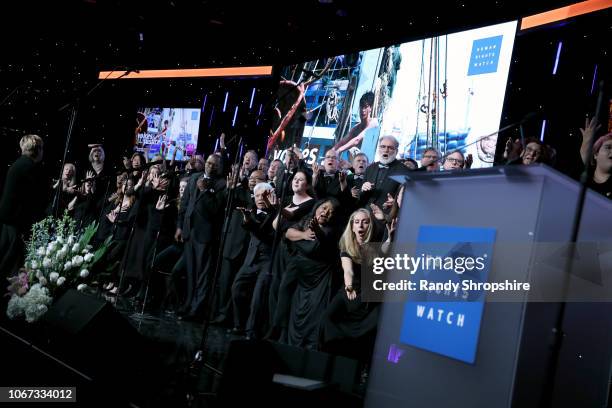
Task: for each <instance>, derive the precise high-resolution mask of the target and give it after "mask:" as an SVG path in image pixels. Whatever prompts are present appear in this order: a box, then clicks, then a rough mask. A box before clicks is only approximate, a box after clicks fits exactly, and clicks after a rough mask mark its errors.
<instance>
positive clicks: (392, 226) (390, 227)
mask: <svg viewBox="0 0 612 408" xmlns="http://www.w3.org/2000/svg"><path fill="white" fill-rule="evenodd" d="M396 228H397V218H393V219H392V220H391V222H389V223H387V236H389V238H391V237H392V236H393V233H394V232H395V229H396Z"/></svg>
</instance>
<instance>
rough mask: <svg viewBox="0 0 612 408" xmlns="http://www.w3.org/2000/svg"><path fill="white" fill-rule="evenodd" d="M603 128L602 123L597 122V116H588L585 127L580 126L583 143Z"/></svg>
mask: <svg viewBox="0 0 612 408" xmlns="http://www.w3.org/2000/svg"><path fill="white" fill-rule="evenodd" d="M599 128H601V124H598V123H597V118H596V117H595V116H593V117H592V118H591V119H589V118H588V116H587V118H586V119H585V121H584V128H580V133H581V134H582V143H585V142H589V141H590V140H591V139H592V138H593V136H594V135H595V133H597V131H598V130H599Z"/></svg>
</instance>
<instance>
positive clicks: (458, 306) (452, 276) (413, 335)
mask: <svg viewBox="0 0 612 408" xmlns="http://www.w3.org/2000/svg"><path fill="white" fill-rule="evenodd" d="M494 242H495V229H493V228H465V227H447V226H421V227H420V229H419V235H418V239H417V246H416V254H415V256H420V257H423V258H426V259H428V260H430V261H431V262H429V261H428V262H427V263H426V264H425V266H426V267H425V268H423V267H421V268H420V269H419V270H417V271H416V274H415V277H416V278H417V279H415V281H416V282H417V283H420V285H419V289H420V290H417V291H415V292H414V293H411V295H410V297H409V300H408V301H407V302H406V304H405V306H404V316H403V322H402V328H401V333H400V341H401V342H402V343H404V344H408V345H411V346H415V347H418V348H421V349H424V350H428V351H431V352H434V353H438V354H441V355H444V356H447V357H451V358H455V359H457V360H461V361H464V362H466V363H472V364H473V363H474V362H475V359H476V351H477V346H478V336H479V332H480V323H481V319H482V313H483V309H484V301H485V294H484V293H483V292H470V291H467V290H464V289H461V288H462V287H463V285H462V282H464V281H468V280H469V281H471V282H487V278H488V274H489V269H490V265H491V259H492V253H493V243H494ZM436 260H438V262H436ZM423 282H425V283H424V284H423ZM444 283H446V284H447V287H449V288H450V287H453V288H455V289H454V290H450V289H432V288H433V287H435V286H436V284H439V285H440V287H441V286H442V284H444ZM421 285H422V286H421Z"/></svg>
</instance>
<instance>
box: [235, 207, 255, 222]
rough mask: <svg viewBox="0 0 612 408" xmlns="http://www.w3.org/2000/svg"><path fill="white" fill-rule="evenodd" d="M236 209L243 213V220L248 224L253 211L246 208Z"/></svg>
mask: <svg viewBox="0 0 612 408" xmlns="http://www.w3.org/2000/svg"><path fill="white" fill-rule="evenodd" d="M236 209H237V210H238V211H240V212H241V213H242V220H243V221H244V222H247V220H248V219H247V215H248V214H250V213H251V212H252V211H253V210H251V209H250V208H246V207H236Z"/></svg>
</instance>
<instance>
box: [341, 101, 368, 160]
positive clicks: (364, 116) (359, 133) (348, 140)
mask: <svg viewBox="0 0 612 408" xmlns="http://www.w3.org/2000/svg"><path fill="white" fill-rule="evenodd" d="M373 105H374V93H373V92H371V91H368V92H366V93H364V94H363V95H361V98H360V99H359V123H358V124H356V125H355V126H353V127H352V128H351V130H349V132H348V134H347V135H346V137H344V138H342V139H340V141H339V142H338V143H336V145H335V146H334V147H333V149H334V150H335V151H336V152H337V153H338V154H341V153H342V152H344V151H345V150H349V149H351V148H352V147H361V145H362V141H363V139H364V137H365V135H366V131H367V130H368V129H374V128H378V119H376V118H373V117H372V106H373ZM376 142H378V140H375V141H374V145H376ZM368 158H369V159H372V158H371V157H368Z"/></svg>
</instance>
